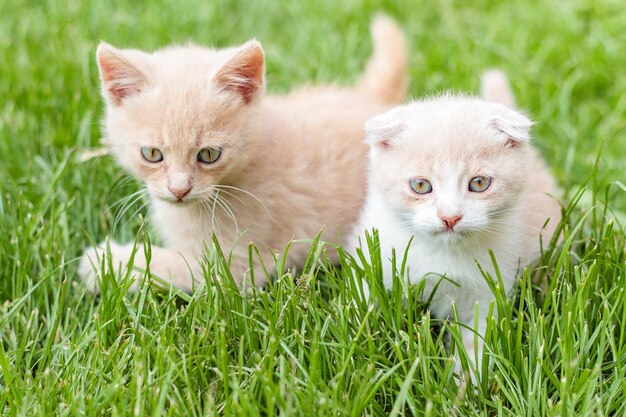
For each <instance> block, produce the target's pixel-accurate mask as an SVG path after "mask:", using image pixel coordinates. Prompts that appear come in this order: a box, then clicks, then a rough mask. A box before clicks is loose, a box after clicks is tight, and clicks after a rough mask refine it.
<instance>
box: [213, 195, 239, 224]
mask: <svg viewBox="0 0 626 417" xmlns="http://www.w3.org/2000/svg"><path fill="white" fill-rule="evenodd" d="M219 193H220V190H217V191H216V193H215V200H216V202H217V204H218V205H219V206H220V207H221V208H222V210H224V212H225V213H226V214H227V215H228V217H230V219H231V220H232V222H233V224H234V225H235V231H236V234H237V235H238V234H239V225H238V224H237V218H236V217H235V214H234V213H233V211H232V210H231V209H230V207H229V206H228V204H227V203H226V201H224V199H223V198H221V197H220V196H219Z"/></svg>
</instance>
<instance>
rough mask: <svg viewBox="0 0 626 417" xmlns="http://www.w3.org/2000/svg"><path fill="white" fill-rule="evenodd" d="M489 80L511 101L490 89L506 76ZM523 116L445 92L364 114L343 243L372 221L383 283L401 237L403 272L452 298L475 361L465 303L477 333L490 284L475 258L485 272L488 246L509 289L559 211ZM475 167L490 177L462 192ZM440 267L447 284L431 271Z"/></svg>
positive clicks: (442, 298) (439, 299)
mask: <svg viewBox="0 0 626 417" xmlns="http://www.w3.org/2000/svg"><path fill="white" fill-rule="evenodd" d="M486 80H487V82H488V78H487V79H486ZM504 80H506V79H504ZM497 81H498V82H499V85H497V86H492V85H488V86H485V88H486V89H487V90H490V91H491V92H492V95H491V96H490V97H492V98H493V97H502V98H504V99H505V100H504V101H505V103H507V104H510V103H512V96H511V98H507V97H506V94H505V92H504V91H499V92H498V91H495V90H497V89H498V88H501V87H502V86H506V88H507V89H508V83H504V84H503V83H501V81H502V78H500V79H498V80H497ZM530 125H531V123H530V121H529V120H528V119H527V118H526V117H525V116H524V115H522V114H521V113H518V112H516V111H514V110H512V109H509V108H507V107H505V106H503V105H501V104H496V103H492V102H486V101H483V100H480V99H476V98H469V97H463V96H452V95H444V96H441V97H437V98H433V99H428V100H423V101H418V102H413V103H409V104H407V105H405V106H402V107H397V108H395V109H393V110H391V111H389V112H387V113H385V114H383V115H380V116H376V117H374V118H373V119H371V120H370V121H369V122H368V123H367V128H366V129H367V138H368V139H367V140H368V142H369V143H370V145H371V151H370V165H369V193H368V198H367V202H366V205H365V209H364V212H363V214H362V216H361V219H360V220H359V222H358V223H357V226H356V228H355V229H354V230H355V232H354V235H353V236H352V238H351V239H350V242H349V246H350V247H352V248H356V247H358V246H360V242H365V240H364V233H365V231H366V230H368V231H371V230H372V229H374V228H376V229H378V232H379V237H380V245H381V255H382V259H383V263H384V265H383V269H384V271H383V281H384V284H385V286H386V287H387V288H390V287H391V284H392V265H391V254H392V249H395V250H396V253H397V257H398V258H399V259H400V260H401V259H402V254H403V253H404V250H405V249H406V248H407V245H408V244H409V241H411V245H410V247H409V252H408V262H407V268H408V272H407V275H408V278H409V280H410V282H412V283H417V282H419V281H421V280H425V294H424V295H425V297H429V296H430V295H431V293H432V292H433V290H434V289H435V287H436V285H437V284H440V285H439V288H438V289H437V291H436V292H435V295H434V298H433V299H432V302H431V304H430V308H431V310H432V311H433V313H434V314H435V315H436V316H438V317H449V316H451V314H452V304H454V305H456V311H457V314H458V318H459V320H460V321H461V323H462V324H463V325H465V326H467V328H466V329H463V330H462V333H463V335H464V342H465V344H466V347H467V348H468V349H469V353H470V356H471V357H472V359H473V358H474V352H475V349H476V351H477V353H478V360H479V362H480V358H481V357H482V341H481V339H480V337H479V339H478V340H479V343H478V346H474V335H475V332H474V331H473V330H472V329H474V305H475V303H478V305H479V312H480V316H479V317H478V323H479V327H478V329H475V330H476V331H477V333H478V335H482V334H483V333H484V330H485V324H486V316H487V313H488V311H489V304H490V301H491V300H492V299H493V294H492V292H491V291H490V289H489V287H488V285H487V283H486V281H485V279H484V278H483V276H482V274H481V272H480V270H479V268H478V267H477V265H476V262H478V263H479V264H480V265H481V266H482V268H484V270H486V271H487V272H489V273H490V274H491V275H492V276H493V277H494V278H495V277H496V275H495V271H494V265H493V264H492V262H491V260H490V257H489V251H490V250H492V251H493V252H494V254H495V258H496V261H497V264H498V268H499V270H500V271H501V274H502V278H503V281H504V286H505V288H504V290H505V291H506V292H507V293H508V292H510V291H511V288H512V287H513V283H514V280H515V276H516V274H517V272H518V271H519V270H520V268H521V267H523V266H524V265H525V264H526V263H527V262H529V261H532V260H533V259H535V258H536V256H537V255H538V254H539V252H540V244H539V243H540V239H539V235H540V234H541V235H542V236H543V242H544V243H546V242H549V239H550V238H551V236H552V235H553V233H554V230H555V227H556V226H557V225H558V222H559V221H560V217H561V212H560V205H559V203H558V201H557V200H556V198H555V196H557V195H558V193H557V188H556V185H555V182H554V180H553V178H552V176H551V175H550V173H549V172H548V170H547V169H546V167H545V165H544V163H543V162H542V160H541V158H540V157H539V155H538V154H537V152H536V151H535V150H534V149H533V148H532V147H531V146H530V143H529V142H528V140H529V138H530V134H529V128H530ZM478 175H486V176H489V177H491V178H492V183H491V186H490V187H489V188H488V189H487V190H486V191H484V192H482V193H476V192H470V191H469V190H468V184H469V181H470V180H471V179H472V178H473V177H475V176H478ZM416 177H419V178H424V179H427V180H428V181H430V183H431V184H432V189H433V190H432V192H431V193H428V194H421V195H420V194H416V193H415V192H414V191H413V190H412V189H411V188H410V186H409V180H410V179H411V178H416ZM457 215H458V216H462V218H461V220H460V221H459V222H458V223H457V224H456V226H455V227H454V229H453V231H450V230H447V229H446V226H445V223H444V221H443V220H442V217H446V216H447V218H450V217H451V216H457ZM547 219H550V221H549V223H548V224H547V227H546V228H545V229H542V227H543V225H544V223H545V222H546V220H547ZM363 246H365V245H363ZM363 250H364V252H365V254H366V256H369V253H368V250H367V248H363ZM399 262H400V261H399ZM396 267H397V269H398V270H399V269H400V264H398V265H397V266H396ZM443 275H445V276H446V277H447V278H449V279H450V280H452V281H453V282H454V283H455V284H456V285H455V284H453V283H451V282H449V281H447V280H443V281H441V276H443ZM366 292H367V291H366ZM478 365H479V366H478V369H480V363H478Z"/></svg>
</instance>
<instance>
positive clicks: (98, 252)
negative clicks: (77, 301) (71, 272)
mask: <svg viewBox="0 0 626 417" xmlns="http://www.w3.org/2000/svg"><path fill="white" fill-rule="evenodd" d="M109 251H110V253H111V265H113V271H112V272H113V274H114V275H115V276H118V275H119V272H120V271H121V270H122V268H125V267H126V262H127V259H128V258H127V256H126V252H127V250H126V248H125V247H124V246H121V245H118V244H116V243H112V242H111V243H109ZM103 261H104V267H105V268H107V265H109V259H108V251H107V243H106V242H101V243H100V244H99V245H98V246H95V247H91V248H89V249H87V250H86V251H85V252H84V253H83V256H82V257H81V259H80V263H79V265H78V275H79V276H80V278H81V280H82V281H83V282H84V283H85V285H86V286H87V288H88V289H89V291H91V292H93V293H96V294H97V293H98V292H100V288H99V287H98V277H100V278H102V265H103Z"/></svg>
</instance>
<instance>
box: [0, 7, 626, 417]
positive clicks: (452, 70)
mask: <svg viewBox="0 0 626 417" xmlns="http://www.w3.org/2000/svg"><path fill="white" fill-rule="evenodd" d="M158 3H159V4H157V2H152V3H150V5H147V4H146V5H144V4H143V3H140V2H125V1H124V2H122V1H113V2H81V1H72V0H65V1H34V0H33V1H25V0H0V10H2V13H0V97H1V98H2V100H1V101H0V103H1V104H0V412H1V413H2V415H7V416H39V415H87V416H94V415H102V416H109V415H113V416H117V415H137V416H144V415H154V416H156V415H180V416H194V415H213V414H218V413H219V414H224V415H267V416H271V415H277V414H281V415H285V416H290V415H334V416H338V415H342V416H343V415H350V416H361V415H380V416H382V415H431V416H451V415H488V416H494V415H498V416H500V415H502V416H538V415H550V416H587V415H592V416H608V415H614V416H620V415H625V413H626V331H625V326H626V297H625V294H624V288H626V273H625V272H624V269H625V268H624V263H625V258H626V256H625V253H624V243H625V233H624V227H625V226H624V225H625V224H626V214H625V213H626V187H625V186H624V183H625V182H626V178H625V177H626V175H625V173H626V156H625V155H626V137H625V136H626V72H625V71H624V68H626V54H625V53H624V45H626V23H625V22H626V8H625V7H623V6H624V5H623V1H621V0H598V1H594V2H589V1H582V0H579V1H576V0H573V1H558V0H546V1H538V0H527V1H522V0H519V1H510V2H493V1H487V0H482V1H476V2H472V3H471V6H468V4H469V2H462V1H440V2H435V1H432V2H426V1H422V2H408V1H385V2H383V5H379V4H378V2H374V1H365V2H358V1H356V0H346V1H341V2H337V1H331V0H319V1H316V2H280V3H279V2H267V1H260V0H259V1H257V0H252V1H240V2H226V1H215V2H209V1H200V0H192V1H185V2H180V1H169V0H168V1H160V2H158ZM380 9H382V10H385V11H387V13H389V14H391V15H392V16H395V17H396V18H397V19H398V20H399V21H400V22H401V24H402V26H403V27H404V28H406V31H407V33H408V35H409V37H410V41H411V44H412V48H411V51H412V52H411V62H410V77H411V86H410V92H411V95H413V96H415V97H419V96H422V95H428V94H433V93H436V92H439V91H442V90H446V89H453V90H458V91H476V90H477V88H478V79H479V76H480V74H481V72H482V71H483V70H484V69H486V68H488V67H493V66H496V67H500V68H503V69H504V70H505V71H506V72H507V73H508V74H509V76H510V78H511V80H512V83H513V86H514V89H515V91H516V93H517V96H518V101H519V103H520V105H521V107H523V108H524V109H526V110H528V111H529V112H530V113H531V114H532V115H533V117H534V119H535V120H536V121H537V126H536V128H535V130H534V132H535V136H536V141H535V143H536V145H537V146H538V147H539V148H540V149H541V151H542V153H543V154H544V155H545V157H546V159H547V160H548V162H549V164H550V166H551V167H552V169H553V171H554V173H555V175H556V176H557V178H558V180H559V182H560V184H561V185H562V188H563V191H564V195H565V200H566V202H568V207H567V216H566V222H565V226H564V229H563V231H564V234H565V236H566V239H565V241H564V242H565V243H564V244H562V245H560V246H559V247H557V248H556V249H555V250H554V251H552V252H547V253H546V254H545V256H544V258H543V259H542V260H541V262H539V263H538V265H537V266H536V267H535V268H533V269H532V270H529V271H526V272H525V274H524V275H523V276H522V277H520V281H519V286H518V289H517V296H516V297H515V298H513V299H511V300H507V299H506V297H505V296H504V295H503V294H501V293H498V292H497V294H496V296H497V297H496V299H497V302H496V303H495V304H496V305H495V306H494V308H495V307H496V306H497V308H498V310H499V311H500V318H499V319H498V320H497V321H492V322H491V323H490V326H489V330H488V332H487V335H486V339H487V346H488V348H487V350H488V352H489V358H490V359H489V361H490V362H491V372H489V373H488V376H486V377H484V378H482V380H480V381H479V384H478V386H477V387H475V388H466V387H460V386H459V384H458V383H457V380H456V379H455V378H454V362H453V359H451V357H450V355H449V353H447V352H446V348H445V340H446V339H447V338H448V336H446V334H451V335H452V336H451V337H450V339H451V345H452V346H451V349H452V350H453V351H454V350H457V349H461V350H462V346H460V347H457V345H456V343H455V340H456V337H457V336H458V329H457V327H456V326H455V325H454V323H452V322H441V321H438V320H435V319H432V318H431V317H430V316H429V315H428V312H427V310H426V309H425V308H424V305H422V304H421V303H418V302H417V301H416V297H417V296H418V292H419V288H413V289H412V290H411V291H409V299H408V302H407V303H406V304H407V305H408V307H406V308H405V307H403V305H404V304H403V301H402V289H401V287H402V285H401V284H402V283H401V282H397V285H396V287H395V288H394V290H393V291H392V292H391V293H390V294H383V293H382V291H380V290H379V289H378V290H374V293H375V294H376V296H377V298H378V303H377V305H376V306H375V307H372V306H367V305H365V304H362V303H357V302H354V301H352V300H353V297H352V296H353V294H354V292H355V291H356V289H355V288H352V287H351V284H349V283H350V282H351V281H352V280H351V279H349V278H350V277H351V276H353V274H361V273H363V274H365V275H366V276H367V279H368V280H370V282H372V283H374V282H377V280H378V279H379V276H378V268H377V266H376V264H374V265H372V268H368V270H367V271H365V272H363V271H358V269H357V268H356V267H355V266H354V265H353V264H352V263H351V262H350V260H349V259H348V258H346V257H344V258H343V262H342V263H343V265H342V266H343V267H342V268H341V269H338V268H334V267H332V266H330V265H327V264H325V263H324V262H319V263H321V264H322V268H321V269H318V268H313V266H314V265H315V264H316V263H318V262H317V260H319V259H322V261H323V252H320V251H317V250H314V251H313V253H312V256H311V260H312V263H311V265H309V267H308V268H307V269H306V270H305V273H304V275H302V276H298V277H292V276H290V275H289V274H285V275H284V276H281V277H279V278H278V279H277V280H276V281H275V282H274V283H273V284H272V285H270V286H269V287H268V288H266V289H265V290H264V291H252V292H250V293H249V294H246V295H241V294H240V293H239V292H238V291H237V290H236V289H235V288H234V287H233V285H231V284H229V282H228V280H226V281H225V282H224V283H221V284H220V283H215V282H213V281H211V280H209V281H208V282H207V284H206V286H204V287H202V288H201V289H200V290H199V291H197V292H196V293H194V294H193V295H185V294H176V293H175V292H174V291H172V290H163V289H159V287H158V286H157V285H152V286H148V285H146V286H144V287H143V289H142V290H141V291H139V292H138V293H136V294H131V295H126V294H125V288H126V287H127V286H128V284H129V282H128V281H127V280H126V281H125V280H122V281H121V283H117V282H115V280H114V279H113V277H111V276H108V275H107V276H106V277H105V279H104V282H103V291H102V296H100V297H96V296H94V295H92V294H90V293H87V292H86V291H85V288H84V287H83V286H82V285H81V284H80V283H79V281H78V280H77V276H76V267H77V257H78V256H79V255H80V254H81V252H82V250H83V249H84V248H85V247H86V246H88V245H90V244H93V243H95V242H98V241H100V240H102V239H103V238H104V237H105V236H107V235H109V236H111V237H112V238H114V239H116V240H120V241H131V240H133V239H138V242H139V243H140V244H143V242H144V241H147V239H148V237H153V234H152V233H144V232H143V230H144V229H143V228H142V227H141V225H142V220H141V215H142V213H143V214H145V212H143V211H142V210H139V211H138V212H136V213H133V212H134V211H135V210H128V211H127V212H126V213H125V214H124V215H123V216H122V218H121V219H120V221H118V222H116V216H117V215H118V214H120V213H119V209H117V208H116V207H114V208H111V207H112V206H113V205H114V204H115V202H117V201H119V200H120V199H121V198H123V197H124V196H125V195H128V194H129V193H131V192H132V191H134V190H136V189H137V184H134V183H132V182H130V183H129V182H128V181H126V179H125V178H126V177H125V175H124V174H123V173H122V172H121V171H120V169H119V168H118V167H117V166H116V164H115V163H114V161H113V160H111V159H110V158H101V159H96V160H91V161H89V162H81V161H80V153H81V151H82V150H83V149H85V148H89V147H95V146H97V143H98V139H99V126H98V119H99V117H100V115H101V113H102V102H101V99H100V97H99V86H98V80H97V70H96V67H95V62H94V52H95V47H96V45H97V43H98V41H99V40H100V39H105V40H107V41H108V42H110V43H112V44H114V45H117V46H121V47H138V48H146V49H154V48H158V47H160V46H163V45H165V44H169V43H172V42H186V41H188V40H193V41H194V42H197V43H201V44H213V45H217V46H225V45H229V44H236V43H240V42H242V41H244V40H246V39H248V38H250V37H256V38H258V39H260V40H261V41H262V42H263V43H264V45H265V47H266V50H267V57H268V81H269V86H268V89H269V90H270V91H273V92H282V91H286V90H288V89H289V88H290V87H292V86H297V85H300V84H302V83H305V82H309V81H315V82H327V81H333V80H337V81H339V82H343V83H349V82H352V81H353V80H354V79H355V78H356V75H357V74H358V73H359V72H360V70H361V68H362V66H363V63H364V61H365V59H366V57H367V55H368V54H369V52H370V49H371V45H370V41H369V36H368V29H367V28H368V24H369V20H370V17H371V16H372V15H373V14H374V13H375V12H376V11H378V10H380ZM620 181H621V182H620ZM570 203H571V204H570ZM138 208H139V207H136V209H138ZM147 230H150V229H149V227H148V228H147ZM153 238H154V237H153ZM208 268H215V269H217V272H218V273H222V274H224V273H225V267H224V264H223V262H220V261H219V259H218V261H217V262H216V263H212V264H211V265H209V266H208ZM209 275H211V274H209ZM447 332H448V333H447ZM461 356H463V352H461Z"/></svg>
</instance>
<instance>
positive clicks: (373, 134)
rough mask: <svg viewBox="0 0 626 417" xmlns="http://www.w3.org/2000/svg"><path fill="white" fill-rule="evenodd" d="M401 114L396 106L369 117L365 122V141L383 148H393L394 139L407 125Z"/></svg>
mask: <svg viewBox="0 0 626 417" xmlns="http://www.w3.org/2000/svg"><path fill="white" fill-rule="evenodd" d="M399 116H400V115H399V109H398V108H396V109H392V110H390V111H388V112H386V113H383V114H381V115H378V116H374V117H372V118H371V119H369V120H368V121H367V122H366V123H365V142H366V143H368V144H369V145H370V146H372V147H376V148H378V149H382V150H385V149H389V148H391V146H392V143H393V140H394V139H395V138H396V137H398V135H400V133H402V131H403V130H404V129H405V127H406V125H405V123H404V122H403V120H402V119H401V118H400V117H399Z"/></svg>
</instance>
